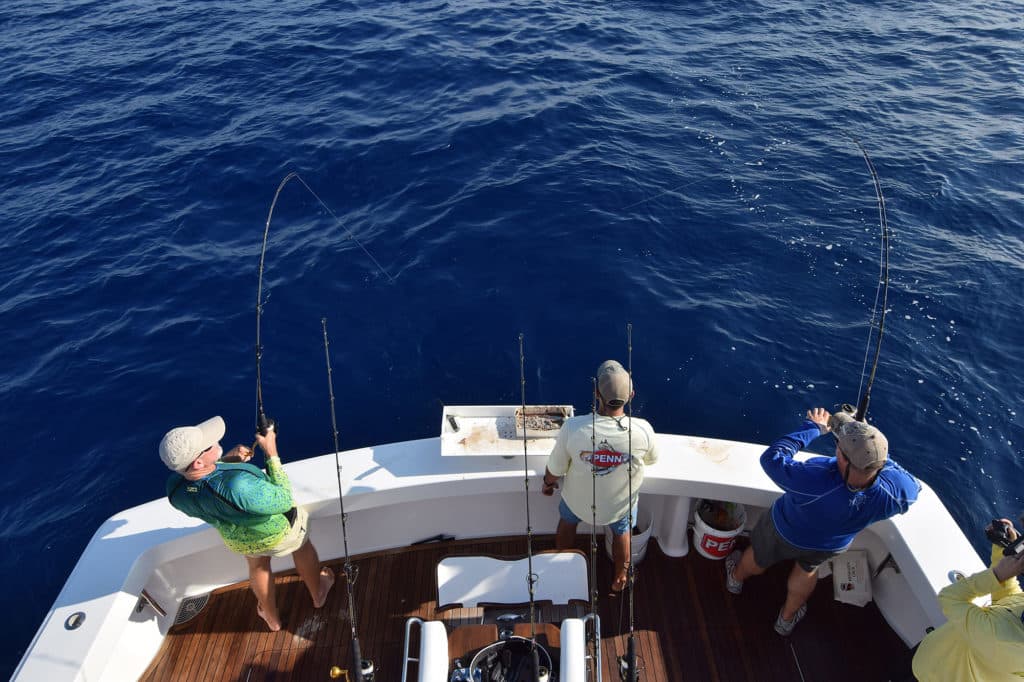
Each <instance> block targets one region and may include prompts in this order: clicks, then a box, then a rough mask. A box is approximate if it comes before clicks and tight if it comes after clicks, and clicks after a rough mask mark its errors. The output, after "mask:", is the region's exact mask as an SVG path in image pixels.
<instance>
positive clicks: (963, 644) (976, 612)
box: [913, 519, 1024, 682]
mask: <svg viewBox="0 0 1024 682" xmlns="http://www.w3.org/2000/svg"><path fill="white" fill-rule="evenodd" d="M999 522H1000V523H1002V524H1003V525H1004V527H1005V528H1006V531H1007V535H1008V536H1009V538H1010V540H1011V541H1013V540H1016V539H1017V537H1018V533H1017V530H1016V529H1015V528H1014V527H1013V524H1012V523H1010V521H1008V520H1006V519H1000V520H999ZM988 530H991V527H990V528H989V529H988ZM1021 573H1024V552H1022V553H1021V554H1018V555H1017V556H1003V548H1002V547H1001V546H1000V545H997V544H993V545H992V562H991V568H990V569H988V570H985V571H981V572H979V573H975V574H974V575H971V576H968V577H967V578H965V579H963V580H959V581H957V582H955V583H953V584H952V585H947V586H946V587H944V588H942V590H941V591H939V604H940V606H942V612H943V613H944V614H945V615H946V618H947V619H948V620H947V622H946V624H945V625H943V626H942V627H940V628H938V629H936V630H933V631H932V632H930V633H928V634H927V635H925V638H924V639H923V640H921V644H920V646H919V647H918V649H917V653H916V654H915V655H914V662H913V669H914V676H915V677H917V679H918V680H920V682H944V681H946V680H948V681H949V682H954V681H955V682H969V681H970V680H984V681H985V682H989V681H991V680H1020V679H1024V592H1022V591H1021V588H1020V583H1019V582H1018V581H1017V576H1019V575H1020V574H1021ZM986 594H991V595H992V604H991V605H990V606H976V605H975V604H974V603H973V602H972V601H971V600H973V599H974V598H976V597H980V596H983V595H986Z"/></svg>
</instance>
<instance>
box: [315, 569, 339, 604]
mask: <svg viewBox="0 0 1024 682" xmlns="http://www.w3.org/2000/svg"><path fill="white" fill-rule="evenodd" d="M333 586H334V571H332V570H331V569H329V568H322V569H320V591H319V592H317V595H316V599H314V600H313V608H314V609H318V608H320V607H321V606H323V605H324V602H326V601H327V593H328V592H330V591H331V588H332V587H333Z"/></svg>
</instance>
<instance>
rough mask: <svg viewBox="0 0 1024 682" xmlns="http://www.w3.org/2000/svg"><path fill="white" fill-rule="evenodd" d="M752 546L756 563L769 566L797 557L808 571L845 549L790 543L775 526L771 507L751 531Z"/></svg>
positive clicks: (764, 566) (815, 568)
mask: <svg viewBox="0 0 1024 682" xmlns="http://www.w3.org/2000/svg"><path fill="white" fill-rule="evenodd" d="M750 546H751V547H752V548H753V550H754V563H755V564H757V565H758V566H760V567H761V568H769V567H770V566H774V565H775V564H777V563H779V562H780V561H785V560H787V559H795V560H796V562H797V563H798V564H800V568H802V569H804V570H805V571H807V572H808V573H812V572H814V571H815V570H817V568H818V566H820V565H822V564H823V563H825V562H826V561H828V560H829V559H831V558H832V557H834V556H837V555H839V554H842V552H843V550H840V551H839V552H823V551H821V550H813V549H800V548H799V547H794V546H793V545H791V544H789V543H788V542H786V539H785V538H784V537H782V536H781V535H779V531H778V529H777V528H776V527H775V521H774V520H773V519H772V510H771V507H769V508H768V510H767V511H765V513H764V514H762V515H761V518H760V519H759V520H758V522H757V525H756V526H754V530H753V531H752V532H751V533H750Z"/></svg>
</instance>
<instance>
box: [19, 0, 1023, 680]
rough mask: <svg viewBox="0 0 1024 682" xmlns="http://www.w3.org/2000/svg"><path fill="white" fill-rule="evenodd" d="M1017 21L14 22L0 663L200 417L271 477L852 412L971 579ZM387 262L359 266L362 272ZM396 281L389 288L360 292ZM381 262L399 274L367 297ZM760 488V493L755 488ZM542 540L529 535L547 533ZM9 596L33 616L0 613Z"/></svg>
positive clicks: (144, 493)
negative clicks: (488, 434) (865, 383)
mask: <svg viewBox="0 0 1024 682" xmlns="http://www.w3.org/2000/svg"><path fill="white" fill-rule="evenodd" d="M1022 12H1024V4H1022V3H1021V2H1003V3H996V4H995V5H994V6H993V5H992V4H991V3H981V2H974V1H968V2H960V3H941V4H940V3H902V2H899V3H898V2H860V3H857V2H853V3H843V4H842V5H834V4H829V3H810V2H799V1H796V0H782V1H781V2H773V3H757V2H750V3H712V2H696V3H682V4H670V3H654V2H616V3H607V2H600V3H599V2H566V3H541V2H526V1H520V2H516V1H513V2H504V3H476V2H466V3H447V2H435V1H415V0H414V1H409V2H400V3H395V2H384V3H374V4H370V5H365V4H353V3H345V2H342V3H328V2H320V3H299V2H276V3H270V2H257V3H245V4H238V3H228V2H204V3H136V2H129V1H127V0H122V1H120V2H118V1H114V2H103V3H101V2H74V1H71V2H33V3H28V2H19V1H16V2H7V3H5V4H4V7H3V9H0V47H2V51H0V60H2V66H3V68H2V69H0V111H2V112H3V116H2V119H0V120H2V126H3V135H2V136H0V161H2V164H3V168H4V170H5V172H4V173H3V174H2V176H0V183H2V190H3V201H2V202H0V221H2V225H3V230H4V235H5V238H4V239H3V240H2V244H0V334H2V340H3V341H2V347H3V349H4V354H3V359H2V360H0V396H2V401H3V402H2V404H3V414H2V417H0V419H2V426H3V432H4V435H5V439H4V441H5V447H4V448H3V452H4V454H5V455H6V462H7V466H6V469H5V475H4V476H3V477H2V478H0V493H2V495H3V499H4V505H3V506H2V508H0V577H2V579H3V582H4V583H5V584H6V585H7V586H8V593H7V596H6V598H5V604H7V608H6V609H5V616H4V618H3V619H2V621H0V633H2V635H3V639H4V641H6V642H7V646H5V647H4V648H3V653H2V654H0V673H5V674H9V673H10V672H11V671H12V670H13V667H14V666H15V665H16V663H17V660H18V658H19V657H20V655H21V653H22V652H23V651H24V649H25V647H26V646H27V644H28V642H29V641H30V639H31V637H32V634H33V633H34V631H35V629H36V627H37V626H38V624H39V622H40V621H41V619H42V618H43V617H44V616H45V614H46V611H47V609H48V608H49V606H50V604H51V603H52V601H53V599H54V598H55V597H56V595H57V592H58V591H59V589H60V587H61V585H62V584H63V581H64V579H65V578H66V576H67V574H68V573H69V571H70V570H71V568H72V567H73V565H74V563H75V561H76V559H77V557H78V555H79V553H80V551H81V550H82V548H83V547H84V546H85V544H86V543H87V542H88V539H89V537H90V536H91V534H92V533H93V531H94V530H95V529H96V528H97V527H98V525H99V524H100V523H101V522H102V521H103V520H104V519H105V518H107V517H108V516H110V515H111V514H113V513H115V512H116V511H118V510H120V509H122V508H125V507H128V506H132V505H135V504H139V503H141V502H144V501H147V500H150V499H153V498H155V497H158V496H159V495H161V494H162V490H163V481H164V478H165V470H164V469H163V468H162V465H161V464H160V462H159V460H158V459H157V456H156V444H157V442H158V441H159V439H160V437H161V436H162V435H163V433H164V432H165V431H166V430H167V429H168V428H170V427H171V426H175V425H180V424H185V423H195V422H196V421H198V420H200V419H204V418H206V417H208V416H210V415H213V414H221V415H223V416H224V417H225V418H226V420H227V422H228V441H229V442H232V443H233V442H242V441H245V440H247V439H248V438H249V437H250V434H251V431H252V420H253V413H254V406H255V368H254V357H253V356H254V353H253V348H254V341H255V338H254V337H255V334H254V332H255V304H256V284H257V265H258V260H259V251H260V241H261V238H262V231H263V228H264V224H265V221H266V218H267V211H268V208H269V205H270V201H271V199H272V197H273V194H274V190H275V189H276V187H277V185H278V183H279V182H280V180H281V179H282V178H283V177H284V176H285V175H286V174H287V173H288V172H289V171H293V170H295V171H298V172H299V173H300V174H301V177H302V178H303V179H304V180H305V181H306V182H307V183H308V184H309V186H310V187H311V188H312V189H314V190H315V191H316V193H317V194H318V195H319V196H320V197H321V198H322V199H323V202H324V204H326V206H327V207H328V208H329V210H328V209H325V207H324V206H323V205H321V204H320V203H319V202H318V201H317V200H316V199H315V198H313V196H312V195H311V194H310V193H309V192H308V191H307V190H306V189H305V188H304V187H302V185H301V184H300V183H298V182H292V183H290V184H289V185H287V186H286V187H285V189H284V190H283V191H282V193H281V197H280V199H279V201H278V204H277V208H276V210H275V213H274V219H273V221H272V224H271V230H270V240H269V245H268V251H267V266H266V272H265V280H264V286H265V293H266V294H268V295H267V297H266V298H267V301H266V307H265V314H264V318H263V332H264V344H263V345H264V347H265V354H264V363H263V375H264V385H263V390H264V396H265V402H266V407H267V410H268V411H269V412H270V413H271V414H272V416H274V417H276V418H277V419H278V420H279V422H280V423H281V424H282V436H281V443H282V446H283V450H284V452H285V453H286V457H291V458H303V457H308V456H312V455H315V454H319V453H322V452H326V451H329V450H330V449H331V430H330V418H329V413H328V405H327V396H326V385H325V384H326V375H325V370H324V367H323V349H322V345H321V344H322V338H321V335H320V318H321V317H326V318H327V319H328V324H329V328H330V330H331V337H332V339H331V340H332V356H333V362H334V366H335V382H336V387H335V390H336V392H337V394H338V397H339V415H338V419H339V428H340V429H341V434H342V435H341V437H342V442H343V447H346V448H348V447H357V446H363V445H368V444H372V443H378V442H384V441H395V440H403V439H409V438H420V437H427V436H432V435H435V434H436V433H437V431H438V428H439V427H438V423H439V416H440V411H441V406H442V404H459V403H510V402H518V400H519V366H518V362H519V354H518V347H517V338H518V334H519V333H520V332H522V333H523V334H524V335H525V339H526V341H525V343H526V370H527V395H528V400H530V401H531V402H539V403H562V402H565V403H574V404H575V405H576V406H577V409H579V410H585V409H587V408H588V406H589V399H588V391H589V386H590V384H589V381H590V380H589V377H590V376H591V374H592V372H593V371H594V368H595V367H596V365H597V364H598V363H599V362H600V361H601V360H603V359H605V358H606V357H610V356H615V357H619V358H622V359H623V360H624V359H625V355H626V333H625V329H626V324H627V323H632V325H633V356H632V361H633V366H634V371H635V375H636V383H637V389H638V396H637V398H638V399H637V403H636V410H637V413H638V414H640V415H642V416H644V417H647V418H648V419H650V420H651V421H652V423H653V424H654V425H655V427H656V428H657V429H659V430H661V431H665V432H675V433H688V434H697V435H703V436H709V437H717V438H729V439H736V440H751V441H756V442H768V441H770V440H771V439H772V438H774V437H775V436H777V435H779V434H780V433H783V432H785V431H787V430H789V429H790V428H791V427H793V426H794V425H795V424H797V423H798V421H799V419H800V417H801V415H802V414H803V412H804V411H805V410H806V409H807V408H808V407H812V406H815V405H824V406H827V407H830V408H831V407H832V406H834V405H835V404H837V403H839V402H842V401H851V402H852V401H855V400H856V398H857V393H858V390H859V386H860V382H861V372H862V366H863V362H864V349H865V343H866V341H867V336H868V324H869V320H870V318H871V309H872V304H873V302H874V299H875V290H876V283H877V281H878V274H879V267H878V260H879V254H880V246H879V225H878V222H879V221H878V214H877V209H876V202H875V193H874V189H873V187H872V183H871V179H870V176H869V175H868V173H867V169H866V167H865V164H864V161H863V159H862V158H861V156H860V152H859V151H858V149H857V147H856V145H855V144H854V143H853V142H852V139H851V138H853V137H856V138H858V139H860V140H861V142H862V143H863V144H864V146H865V147H866V148H867V150H868V151H869V153H870V155H871V158H872V160H873V161H874V164H875V166H876V167H877V170H878V173H879V175H880V177H881V182H882V187H883V190H884V193H885V199H886V205H887V208H888V216H889V224H890V228H891V231H892V252H891V285H890V290H889V308H888V315H887V317H886V332H885V338H884V341H883V345H882V353H881V360H880V365H879V368H878V378H877V381H876V383H875V387H874V393H873V402H872V407H871V412H870V416H871V418H872V420H873V421H874V423H875V424H877V425H878V426H879V427H880V428H882V429H883V430H884V431H885V432H886V433H887V434H888V436H889V440H890V443H891V447H892V451H893V454H894V456H895V457H896V458H897V459H898V460H899V461H900V462H902V463H903V464H904V465H905V466H906V467H907V468H908V469H910V470H911V471H913V472H914V473H915V474H917V475H918V476H919V477H920V478H922V479H923V480H925V481H926V482H928V483H929V484H930V485H932V486H933V487H934V488H935V489H936V490H937V492H938V493H939V494H940V495H941V496H942V498H943V500H944V501H945V503H946V505H947V506H948V507H949V509H950V511H951V512H952V513H953V515H954V516H955V517H956V518H957V520H958V521H959V522H960V524H961V526H962V527H963V528H964V530H965V531H966V532H967V533H968V534H969V536H970V537H971V538H972V539H973V541H974V543H975V545H976V546H977V547H978V548H979V549H980V548H981V547H982V544H983V540H982V538H981V536H980V527H981V526H982V525H983V523H984V522H985V521H986V520H987V519H989V518H991V517H992V516H993V515H1006V516H1016V514H1017V513H1018V512H1019V511H1021V509H1022V508H1024V494H1022V492H1021V491H1022V486H1024V467H1022V464H1021V460H1020V457H1019V452H1020V449H1021V444H1022V443H1024V434H1022V433H1021V427H1020V423H1021V422H1020V419H1021V417H1020V416H1019V415H1018V414H1017V412H1018V408H1019V407H1020V406H1021V404H1022V401H1021V397H1022V389H1021V384H1020V382H1019V381H1018V380H1017V377H1018V375H1019V373H1020V371H1021V362H1020V358H1021V356H1022V355H1024V345H1022V341H1021V336H1022V334H1021V332H1022V331H1024V323H1022V322H1021V320H1022V318H1024V303H1022V300H1024V284H1022V283H1024V277H1022V274H1024V273H1022V264H1024V241H1022V229H1021V228H1022V227H1024V209H1022V206H1024V204H1022V199H1024V196H1022V194H1024V190H1022V184H1021V183H1022V181H1021V178H1024V151H1022V148H1024V124H1022V123H1021V121H1022V120H1024V86H1022V82H1024V79H1022V76H1024V70H1022V68H1021V66H1020V65H1021V64H1022V63H1024V49H1022V47H1021V46H1022V45H1024V31H1022V29H1021V23H1020V19H1019V18H1020V16H1021V14H1022ZM364 249H365V250H364ZM375 261H376V263H377V264H375ZM378 264H379V265H378ZM751 466H757V462H756V461H752V462H751ZM542 523H543V522H541V524H540V525H542ZM13 586H16V587H13Z"/></svg>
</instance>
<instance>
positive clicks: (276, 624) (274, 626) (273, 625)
mask: <svg viewBox="0 0 1024 682" xmlns="http://www.w3.org/2000/svg"><path fill="white" fill-rule="evenodd" d="M256 613H257V614H258V615H259V617H260V618H262V619H263V622H265V623H266V624H267V627H268V628H270V631H271V632H277V631H278V630H280V629H281V621H280V620H277V619H275V620H270V618H268V617H267V614H266V613H264V611H263V607H262V606H260V605H259V604H257V605H256Z"/></svg>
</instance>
